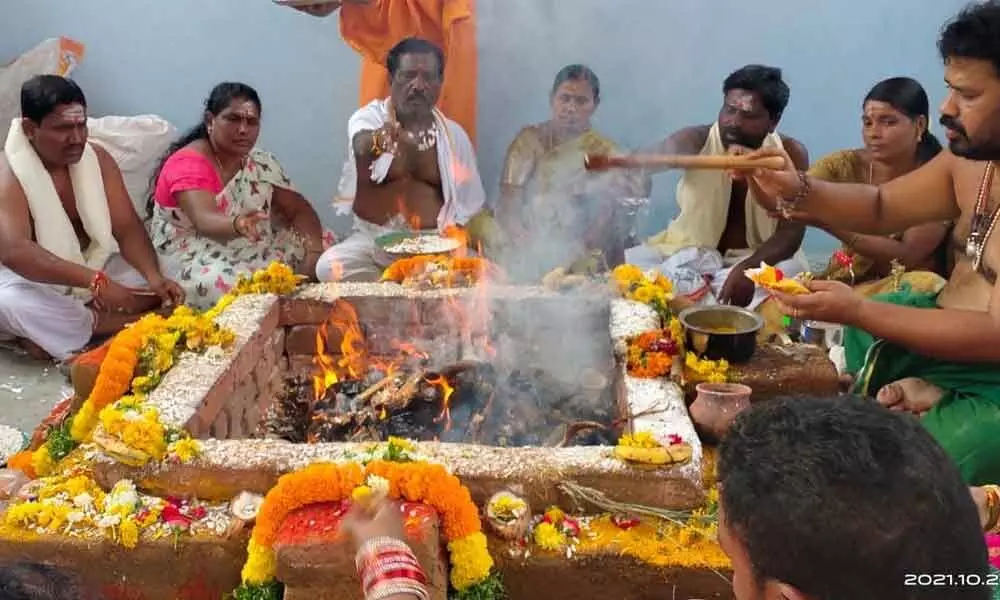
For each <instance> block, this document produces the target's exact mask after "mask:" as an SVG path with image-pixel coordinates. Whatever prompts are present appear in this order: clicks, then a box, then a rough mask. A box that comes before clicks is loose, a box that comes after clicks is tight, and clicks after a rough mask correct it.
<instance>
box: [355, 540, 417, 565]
mask: <svg viewBox="0 0 1000 600" xmlns="http://www.w3.org/2000/svg"><path fill="white" fill-rule="evenodd" d="M387 550H400V551H403V552H409V551H410V545H409V544H407V543H406V542H404V541H403V540H399V539H396V538H394V537H388V536H379V537H373V538H371V539H370V540H368V541H366V542H365V543H364V544H361V547H360V548H358V551H357V553H356V554H355V555H354V565H355V566H356V567H358V569H360V568H361V563H362V562H363V561H364V560H365V559H366V558H368V557H369V556H371V555H372V554H378V553H379V552H383V551H387Z"/></svg>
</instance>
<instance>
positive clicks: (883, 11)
mask: <svg viewBox="0 0 1000 600" xmlns="http://www.w3.org/2000/svg"><path fill="white" fill-rule="evenodd" d="M383 1H384V0H383ZM478 4H479V38H480V39H479V42H480V82H479V98H480V106H479V153H480V154H479V160H480V166H481V170H482V173H483V177H484V180H485V182H486V185H487V189H488V190H491V191H492V190H495V187H496V180H497V178H498V176H499V171H500V166H501V162H502V160H503V154H504V150H505V149H506V146H507V144H508V143H509V142H510V140H511V139H512V137H513V135H514V133H515V132H516V131H517V129H518V128H519V127H521V126H522V125H524V124H527V123H530V122H534V121H538V120H541V119H544V118H545V117H546V114H547V92H548V88H549V86H550V85H551V80H552V76H553V75H554V74H555V72H556V71H557V70H558V69H559V68H560V67H561V66H563V65H564V64H566V63H570V62H584V63H587V64H589V65H590V66H591V67H592V68H593V69H594V70H595V71H596V72H597V73H598V75H599V76H600V77H601V82H602V94H603V97H604V101H603V103H602V105H601V107H600V110H599V113H598V118H597V126H598V128H599V129H600V130H601V131H603V132H605V133H606V134H608V135H610V136H612V137H615V138H617V139H618V140H619V141H620V142H622V143H623V144H626V145H639V144H645V143H649V142H651V141H655V140H656V139H658V138H661V137H663V136H665V135H666V134H667V133H669V132H670V131H672V130H674V129H676V128H678V127H682V126H684V125H689V124H694V123H704V122H709V121H710V120H711V119H713V118H714V116H715V114H716V112H717V110H718V107H719V104H720V101H721V91H720V87H721V82H722V79H723V78H724V77H725V75H726V74H728V73H729V72H730V71H732V70H733V69H734V68H736V67H739V66H741V65H743V64H745V63H749V62H763V63H768V64H773V65H776V66H780V67H782V68H784V69H785V74H786V79H787V81H788V82H789V84H790V86H791V88H792V100H791V104H790V106H789V109H788V111H787V113H786V115H785V118H784V121H783V124H782V130H783V131H784V132H785V133H787V134H789V135H792V136H793V137H796V138H798V139H799V140H801V141H803V142H804V143H805V144H806V146H807V147H808V149H809V151H810V155H811V156H812V158H813V159H815V158H818V157H819V156H821V155H822V154H824V153H826V152H829V151H832V150H835V149H838V148H844V147H853V146H856V145H858V144H859V135H860V134H859V131H858V130H859V126H858V123H859V112H860V109H859V102H860V99H861V97H862V96H863V95H864V93H865V92H866V91H867V90H868V88H869V87H870V86H871V85H872V84H873V83H874V82H875V81H877V80H878V79H881V78H883V77H888V76H894V75H909V76H912V77H916V78H917V79H918V80H920V81H921V82H922V83H924V85H925V87H926V88H927V90H928V92H929V93H930V95H931V98H932V101H933V103H934V104H935V106H936V103H937V102H939V101H940V99H941V98H942V96H943V90H944V87H943V84H942V79H941V77H942V70H941V66H940V61H939V59H938V57H937V54H936V50H935V45H934V44H935V41H936V36H937V32H938V30H939V29H940V27H941V25H942V24H943V23H944V22H945V21H946V20H947V19H948V18H949V17H950V16H951V15H953V14H954V13H955V12H957V11H958V10H959V8H961V6H962V5H963V4H964V1H963V0H812V1H810V2H803V1H802V0H753V1H747V0H478ZM0 6H2V7H3V13H2V20H0V60H8V59H13V58H14V57H15V56H16V55H17V54H19V53H20V52H22V51H24V50H26V49H28V48H30V47H31V46H33V45H34V44H35V43H37V42H38V41H40V40H41V39H43V38H46V37H52V36H58V35H66V36H69V37H73V38H75V39H78V40H80V41H82V42H84V43H85V44H86V45H87V56H86V58H85V60H84V62H83V64H82V66H81V67H80V68H79V70H78V71H77V72H76V75H75V77H76V79H77V80H78V81H79V82H80V84H81V85H82V86H83V88H84V90H85V91H86V92H87V94H88V97H89V99H90V103H91V113H92V114H93V115H94V116H99V115H103V114H138V113H156V114H160V115H162V116H163V117H165V118H167V119H169V120H170V121H171V122H173V123H174V124H176V125H177V126H178V127H186V126H187V125H189V124H193V123H194V122H195V121H196V120H197V119H198V118H199V107H200V103H201V101H202V99H203V97H204V96H205V95H206V94H207V93H208V90H209V89H210V88H211V86H212V85H213V84H215V83H217V82H218V81H220V80H223V79H238V80H244V81H246V82H247V83H250V84H252V85H254V86H255V87H257V88H258V90H259V91H260V93H261V95H262V98H263V101H264V105H265V107H264V111H265V125H264V132H263V135H262V144H263V145H264V146H265V147H267V148H268V149H269V150H271V151H273V152H275V153H276V154H277V155H278V156H279V158H280V159H281V160H282V162H283V163H284V164H285V166H286V168H287V169H288V171H289V172H290V174H291V176H292V177H293V178H294V179H295V181H296V182H297V184H298V186H299V187H300V188H301V189H302V190H303V191H304V192H305V193H306V195H307V196H308V197H309V198H310V199H311V200H312V201H313V202H314V203H315V204H316V205H317V207H318V208H319V209H320V211H321V215H322V216H323V217H324V219H326V220H327V221H329V222H331V223H332V222H333V217H332V211H330V210H329V208H328V205H329V199H330V198H331V197H332V195H333V191H334V187H335V185H336V179H337V175H338V174H339V169H340V163H341V161H342V160H343V157H344V151H345V148H346V140H345V139H344V127H345V123H346V120H347V117H348V116H349V115H350V113H351V111H352V110H353V109H354V108H355V101H356V96H357V76H358V61H357V58H356V56H355V55H354V54H353V52H352V51H351V50H350V49H349V48H348V47H347V46H346V45H345V44H344V43H343V42H342V41H341V40H340V38H339V35H338V28H337V22H336V19H335V18H328V19H322V20H321V19H315V18H312V17H309V16H306V15H302V14H299V13H297V12H295V11H292V10H289V9H285V8H281V7H278V6H275V5H273V4H272V3H271V2H269V1H268V0H127V1H126V0H75V1H74V2H66V1H65V0H62V1H60V0H2V1H0ZM675 182H676V179H675V177H672V176H669V175H667V176H660V177H659V178H658V179H657V180H656V182H655V192H654V200H655V203H656V205H657V209H656V210H654V212H653V214H652V215H651V218H650V221H649V222H648V223H647V227H646V228H647V229H648V230H655V229H659V228H661V227H662V226H663V225H664V224H665V222H666V220H667V219H668V218H669V216H670V214H671V211H672V210H673V206H672V203H673V187H674V184H675ZM341 225H342V224H341ZM810 243H811V245H812V247H813V248H814V249H815V248H818V247H820V246H826V245H828V243H829V242H828V241H824V240H823V239H821V236H817V235H815V234H810Z"/></svg>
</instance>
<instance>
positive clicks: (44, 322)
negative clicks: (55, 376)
mask: <svg viewBox="0 0 1000 600" xmlns="http://www.w3.org/2000/svg"><path fill="white" fill-rule="evenodd" d="M104 272H105V273H106V274H107V275H108V277H110V278H111V279H113V280H114V281H116V282H118V283H120V284H122V285H124V286H127V287H145V286H146V280H145V279H143V277H142V275H140V274H139V272H138V271H136V270H135V269H133V268H132V266H131V265H129V264H128V263H127V262H125V259H123V258H122V257H121V255H119V254H114V255H112V256H111V258H110V259H108V262H107V264H106V265H105V267H104ZM85 302H86V301H85V299H83V298H81V297H79V296H75V295H70V294H64V293H60V291H59V290H58V289H57V288H56V287H54V286H51V285H48V284H44V283H37V282H34V281H29V280H27V279H25V278H24V277H21V276H20V275H18V274H17V273H15V272H14V271H11V270H10V269H8V268H7V267H4V266H3V265H0V336H4V337H8V338H20V339H27V340H30V341H32V342H34V343H35V344H37V345H38V346H40V347H41V348H42V349H43V350H45V351H46V352H48V353H49V355H50V356H52V357H53V358H55V359H56V360H64V359H66V358H68V357H69V356H71V355H72V354H74V353H75V352H77V351H79V350H80V349H81V348H83V347H84V346H86V345H87V342H89V341H90V338H91V337H93V334H94V313H93V311H92V310H91V309H90V308H89V307H88V306H87V305H86V303H85Z"/></svg>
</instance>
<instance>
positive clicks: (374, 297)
mask: <svg viewBox="0 0 1000 600" xmlns="http://www.w3.org/2000/svg"><path fill="white" fill-rule="evenodd" d="M216 321H217V322H218V323H219V324H220V325H221V326H223V327H225V328H228V329H230V330H232V331H233V332H234V333H235V336H236V343H235V345H234V347H233V348H232V350H231V351H229V352H227V353H223V354H218V353H216V354H212V353H206V354H201V355H198V354H184V355H182V356H181V358H180V359H179V361H178V362H177V364H176V365H175V366H174V368H173V369H171V370H170V371H168V372H167V373H166V375H165V376H164V377H163V379H162V382H161V383H160V385H159V386H158V387H156V388H155V389H154V390H153V391H152V392H151V393H150V394H149V396H148V398H147V402H148V404H149V405H151V406H153V407H155V408H156V409H157V410H158V411H159V415H160V419H161V420H162V421H163V422H164V424H166V425H169V426H176V427H181V428H183V429H186V430H187V431H188V432H190V433H191V434H192V435H193V436H195V437H198V438H201V439H202V440H203V443H202V450H201V455H200V456H199V457H197V458H196V459H195V460H193V461H191V462H187V463H172V462H169V461H165V462H151V463H149V464H147V465H146V466H144V467H139V468H135V467H129V466H126V465H124V464H122V463H120V462H117V461H115V460H113V459H112V458H110V457H108V456H104V455H100V454H97V455H96V457H95V461H96V466H95V471H94V478H95V480H96V481H97V482H98V483H99V484H100V485H101V486H102V487H105V488H106V489H110V488H111V487H113V486H114V485H115V483H117V482H119V481H121V480H125V479H128V480H132V481H135V482H141V487H142V490H143V491H144V492H146V493H150V494H155V495H157V496H161V497H164V498H166V497H173V498H198V499H199V500H200V501H205V502H212V501H216V502H228V501H229V500H230V499H232V498H236V497H238V496H240V495H241V494H247V493H250V494H266V493H268V491H270V490H272V489H273V488H274V487H275V485H276V483H277V481H278V479H279V477H281V476H282V475H284V474H287V473H291V472H293V471H297V470H299V469H301V468H303V467H305V466H307V465H312V464H316V463H337V464H341V463H343V462H345V461H356V460H358V457H359V456H364V454H365V453H366V452H369V451H370V449H371V447H372V442H373V441H378V440H384V439H387V438H389V437H390V436H399V437H405V438H408V439H411V440H417V441H416V443H415V444H414V446H415V448H414V452H415V453H417V454H419V455H420V456H422V457H424V458H425V459H426V460H428V461H431V462H434V463H440V464H442V465H444V466H446V467H447V469H448V470H449V472H450V473H451V474H453V475H454V476H456V477H457V478H458V479H459V480H460V481H461V483H462V485H464V486H465V487H467V488H468V490H469V492H470V494H471V500H472V501H473V502H475V503H476V505H477V506H479V507H482V506H484V505H485V504H486V503H487V501H488V500H489V499H490V498H492V497H494V496H495V495H496V494H497V493H498V492H502V491H504V490H516V494H517V495H518V496H519V497H520V498H522V499H523V501H524V502H525V504H526V507H527V509H528V510H529V511H530V512H531V513H532V514H535V515H541V514H543V513H545V511H546V510H547V509H548V508H549V507H550V506H554V505H560V506H563V507H565V508H567V509H573V510H579V511H580V513H581V514H588V513H589V514H597V513H604V512H608V510H609V509H606V508H601V504H598V505H595V504H594V503H593V502H594V500H595V499H596V500H597V501H599V502H600V503H604V504H607V503H611V504H615V505H621V506H649V507H658V509H660V510H669V509H673V510H689V509H694V508H697V507H700V506H702V505H704V503H705V500H706V488H705V485H704V483H703V480H702V477H703V473H702V450H701V445H700V443H699V441H698V439H697V436H696V434H695V431H694V428H693V425H692V424H691V421H690V419H689V417H688V414H687V409H686V407H685V404H684V398H683V393H682V391H681V390H680V389H679V388H678V387H677V386H676V385H674V384H672V383H670V382H669V381H667V380H665V379H636V378H632V377H630V376H627V375H626V374H625V372H624V368H623V367H622V365H621V362H620V352H621V345H622V343H623V340H625V339H626V338H628V337H630V336H633V335H636V334H638V333H640V332H643V331H646V330H649V329H652V328H655V327H656V326H657V323H658V316H657V315H656V313H655V312H654V311H652V309H650V308H648V307H646V306H645V305H642V304H639V303H636V302H632V301H628V300H622V299H617V298H612V297H610V296H603V295H599V294H598V295H595V294H593V293H588V294H583V293H573V292H568V293H554V292H551V291H548V290H545V289H543V288H538V287H506V286H492V287H485V286H477V287H467V288H452V289H421V288H420V286H416V287H406V286H403V285H400V284H397V283H394V282H383V283H372V284H328V285H315V286H306V287H304V288H302V289H300V290H299V291H297V292H296V293H295V294H293V295H291V296H287V297H280V298H279V297H276V296H271V295H247V296H242V297H239V298H237V299H236V300H235V301H234V302H233V303H232V304H231V305H230V306H229V307H228V308H227V309H226V310H225V311H224V312H223V313H222V314H221V315H220V316H219V317H218V318H217V319H216ZM616 356H618V357H619V359H618V360H616ZM634 432H648V433H650V434H652V435H653V436H655V437H656V438H657V439H660V440H668V439H670V440H673V439H677V440H682V441H683V443H684V444H687V445H688V446H690V452H685V453H683V455H684V456H685V459H684V460H685V462H683V463H682V464H675V465H669V464H667V465H659V466H658V467H656V468H638V467H636V466H634V465H630V464H628V463H626V462H624V461H623V460H621V459H619V458H616V457H615V453H614V452H613V448H612V446H613V445H614V442H615V441H616V440H617V439H618V437H619V436H620V435H621V434H624V433H634ZM331 506H333V505H331ZM297 518H298V517H297ZM303 518H304V517H303ZM310 518H312V517H310ZM623 523H626V525H627V524H628V523H630V521H629V520H625V521H623ZM601 524H602V525H601V526H606V527H611V528H615V527H617V525H613V524H612V521H602V522H601ZM627 526H631V525H627ZM331 531H332V529H331ZM602 531H603V530H602ZM623 531H624V529H623ZM229 535H232V536H235V537H230V538H227V539H226V540H224V541H212V540H201V541H200V542H199V544H200V545H198V546H191V547H190V548H188V547H187V546H185V547H184V548H185V549H183V552H184V554H183V556H195V555H197V556H202V558H197V559H194V558H192V559H191V560H188V559H187V558H185V559H183V560H175V559H173V558H168V557H175V556H176V555H177V552H178V551H177V550H176V549H175V548H172V547H171V545H170V543H169V540H164V541H163V542H162V544H160V543H159V542H156V543H153V545H152V546H150V549H149V550H148V553H144V554H142V556H143V557H146V558H141V560H140V558H128V559H127V560H124V561H122V563H121V564H122V565H123V566H122V570H121V573H118V572H117V571H116V572H115V573H109V575H108V576H109V577H111V575H114V576H115V577H117V579H118V580H124V579H128V580H129V581H133V582H138V581H142V582H143V584H142V585H151V586H153V588H150V589H154V588H155V589H159V588H156V587H155V586H159V585H162V587H163V589H164V590H167V589H174V588H171V587H170V586H172V585H176V584H175V583H174V582H177V581H185V582H190V581H196V582H222V583H220V584H219V585H220V586H221V587H222V588H224V589H232V587H233V586H234V585H235V582H234V578H235V579H236V580H238V578H239V567H240V564H241V562H242V560H243V558H241V557H243V556H244V555H243V554H241V553H240V548H245V541H246V537H245V536H246V533H245V532H244V533H243V534H240V533H239V532H238V531H237V533H233V534H229ZM240 535H242V536H243V537H240ZM602 535H604V534H602ZM607 535H609V538H608V539H613V538H614V536H613V535H611V534H610V533H608V534H607ZM651 535H652V534H651ZM279 537H280V536H279ZM435 539H436V538H435ZM602 539H603V538H602ZM650 539H652V538H650ZM494 542H495V540H494V541H491V545H492V544H494ZM108 543H109V544H111V542H108ZM143 543H144V544H145V543H146V542H143ZM288 543H293V542H288ZM324 543H329V544H332V543H334V542H332V541H327V542H324ZM608 543H609V544H611V542H608ZM212 544H215V547H216V549H223V548H224V549H225V558H216V559H207V558H205V557H204V556H207V555H208V554H205V553H209V554H210V552H211V551H210V548H209V546H210V545H212ZM294 544H298V542H294ZM706 544H707V543H706ZM161 546H162V548H161ZM710 546H711V545H710V544H707V545H706V546H705V548H708V549H707V550H705V551H704V552H707V553H709V554H710V558H709V559H703V558H699V557H700V556H701V555H699V554H693V555H691V556H690V557H687V556H686V555H680V554H679V555H678V558H677V559H676V561H677V562H671V563H670V564H671V565H674V566H673V567H672V568H673V570H670V575H669V576H670V577H671V580H672V581H674V582H676V583H677V586H678V589H680V590H681V591H682V593H687V594H688V596H700V595H701V594H705V596H703V597H707V593H713V594H714V593H715V592H716V591H718V590H725V589H726V584H725V582H724V580H721V579H719V578H718V577H717V576H716V575H715V574H714V573H711V572H710V569H711V568H713V567H716V566H719V565H720V564H724V561H723V562H721V563H720V558H719V556H721V554H719V551H718V550H717V548H715V547H714V546H712V547H710ZM607 547H608V548H609V550H606V551H602V550H597V549H594V550H590V551H589V552H590V553H589V554H585V556H582V557H581V561H579V562H573V563H566V565H563V564H562V563H561V562H560V563H558V564H557V559H559V557H558V556H557V557H546V558H540V559H539V560H537V561H531V562H525V559H526V558H527V557H525V556H522V555H520V554H516V553H508V552H507V550H504V549H500V548H497V549H494V551H493V556H494V560H496V562H497V564H498V568H499V569H500V570H501V571H503V572H504V574H505V580H506V581H507V582H508V590H509V591H510V593H511V597H515V598H516V597H530V596H531V595H532V593H533V591H532V590H535V589H537V587H538V585H540V584H541V583H542V582H548V581H549V580H552V579H553V576H554V575H553V574H558V573H562V574H563V575H564V576H565V577H558V579H559V580H560V581H569V580H570V579H575V578H577V576H578V574H579V573H580V569H587V570H588V572H590V570H592V567H589V566H586V565H596V564H597V563H599V562H601V561H614V560H618V562H616V563H615V564H616V565H618V566H616V567H613V568H608V569H606V571H607V573H606V575H607V576H606V577H604V576H601V575H600V574H599V573H597V572H596V571H595V572H594V573H591V575H593V576H594V577H597V578H598V579H600V583H599V585H601V586H605V588H604V589H606V590H607V591H608V592H609V593H611V594H612V595H614V594H618V596H617V597H639V596H636V595H635V594H636V593H637V592H636V590H637V589H638V588H636V587H634V586H633V585H632V584H630V583H627V582H625V581H624V580H622V578H621V577H620V572H621V569H623V568H626V569H631V570H635V571H637V572H638V573H641V572H645V571H644V569H646V570H647V571H648V570H650V569H651V570H653V571H656V572H657V573H658V575H657V577H662V576H664V574H665V573H666V572H667V571H663V570H662V569H661V568H660V567H649V566H643V565H644V564H645V562H648V561H649V560H650V559H649V558H638V559H636V558H630V559H615V558H614V557H617V556H618V552H619V550H611V549H610V548H613V547H614V546H613V544H612V545H609V546H607ZM295 548H296V549H295V553H286V554H282V553H280V552H279V554H278V562H279V573H280V574H281V577H282V580H283V581H285V583H286V585H287V586H288V587H287V588H286V592H285V598H305V597H320V596H310V595H309V594H310V593H313V592H311V591H308V590H307V587H308V586H307V585H306V584H302V585H304V586H305V587H297V586H299V584H298V583H296V578H297V577H300V576H301V578H302V579H301V581H313V580H311V579H310V577H313V576H312V575H309V574H310V573H314V572H317V571H316V569H320V568H321V567H320V566H319V565H317V564H313V563H311V562H310V561H311V560H313V559H312V558H309V557H312V556H314V555H315V556H319V554H316V552H319V548H320V546H316V547H315V549H314V550H310V549H309V548H313V547H312V546H308V544H307V545H306V546H301V545H296V546H295ZM322 548H327V546H322ZM428 548H429V550H428V556H429V557H432V559H433V560H440V558H434V557H438V556H439V553H438V552H436V551H434V549H433V548H432V547H430V546H429V547H428ZM595 548H596V546H595ZM637 548H638V546H637ZM514 549H516V548H511V551H513V550H514ZM77 550H78V549H76V546H73V547H72V548H70V547H68V546H67V542H65V541H62V540H58V539H53V540H49V539H46V538H42V539H40V540H37V541H35V542H32V543H31V544H27V545H26V544H23V543H18V544H10V545H8V544H6V543H5V542H3V541H2V540H0V558H3V557H4V556H20V557H31V558H33V559H36V560H49V559H55V560H58V562H60V563H61V564H67V566H69V567H73V566H74V565H77V564H78V565H79V566H84V565H85V564H86V561H87V560H90V559H89V558H88V557H89V556H90V555H89V554H87V553H82V552H78V551H77ZM665 551H666V549H664V550H662V551H657V552H656V553H654V554H655V555H656V556H664V554H663V552H665ZM581 552H582V551H581ZM601 552H606V553H605V554H601ZM199 553H201V554H199ZM203 554H204V556H203ZM321 554H322V555H323V556H330V555H329V552H327V550H323V552H322V553H321ZM161 555H162V556H161ZM129 556H130V557H131V556H140V555H139V554H135V555H129ZM153 556H156V557H159V558H155V559H154V558H150V557H153ZM219 556H221V555H219ZM337 556H339V554H338V555H337ZM642 556H645V555H642ZM650 556H653V555H650ZM74 557H79V560H78V561H77V558H74ZM234 557H235V559H234ZM294 557H298V558H294ZM559 560H561V559H559ZM671 560H675V559H671ZM296 561H297V562H296ZM337 561H339V559H337V560H336V561H334V562H336V564H333V563H331V564H326V563H324V566H322V570H323V572H324V573H328V574H336V575H337V577H336V578H334V579H335V580H336V581H339V582H341V583H339V584H337V585H340V586H341V587H340V588H337V589H339V590H341V591H343V593H344V594H345V596H344V597H355V596H356V594H357V591H356V589H354V583H353V580H352V578H351V577H350V576H347V575H348V571H349V569H351V568H353V566H352V563H351V562H350V561H348V560H346V559H345V560H344V561H340V562H337ZM588 561H590V562H588ZM621 561H624V562H621ZM636 561H645V562H636ZM341 562H342V563H343V564H341ZM168 563H169V564H173V565H175V566H174V567H171V570H170V571H169V573H168V572H166V571H164V566H163V565H165V564H168ZM626 563H627V564H626ZM206 569H207V570H206ZM689 569H690V570H689ZM668 570H669V569H668ZM598 571H600V569H598ZM137 573H141V574H142V575H141V577H140V575H137ZM300 574H301V575H300ZM331 576H332V575H331ZM687 577H690V578H691V579H690V581H689V580H687V579H685V578H687ZM639 579H642V578H641V577H640V578H639ZM645 580H649V578H648V577H647V578H646V579H645ZM645 580H644V581H645ZM147 581H155V582H157V583H155V585H154V584H152V583H148V584H147V583H146V582H147ZM637 581H638V579H637ZM199 585H201V584H199ZM206 585H207V584H206ZM227 586H228V587H227ZM570 587H572V586H570ZM567 589H569V588H567ZM574 590H575V591H572V594H573V595H580V594H581V593H582V594H584V595H585V591H584V590H583V589H582V588H580V589H576V588H574ZM706 591H708V592H706ZM170 593H177V592H170ZM331 593H332V592H331ZM338 593H339V592H338ZM164 594H167V592H164ZM148 597H157V596H148ZM163 597H167V595H164V596H163ZM170 597H173V596H170ZM177 597H186V596H183V595H181V596H177ZM331 597H332V596H331ZM553 597H563V596H561V595H560V594H556V595H554V596H553ZM700 597H702V596H700Z"/></svg>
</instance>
